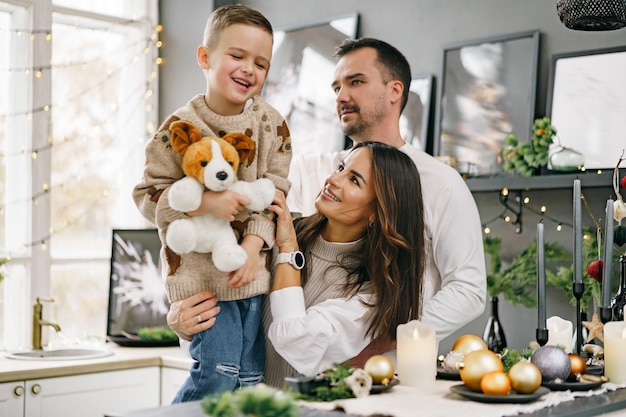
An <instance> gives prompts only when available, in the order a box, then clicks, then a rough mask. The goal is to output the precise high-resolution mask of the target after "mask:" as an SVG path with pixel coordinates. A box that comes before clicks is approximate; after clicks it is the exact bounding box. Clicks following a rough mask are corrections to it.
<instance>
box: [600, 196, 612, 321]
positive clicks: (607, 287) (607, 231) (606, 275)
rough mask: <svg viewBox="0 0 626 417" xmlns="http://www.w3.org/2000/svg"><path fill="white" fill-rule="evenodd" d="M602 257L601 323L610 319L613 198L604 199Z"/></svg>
mask: <svg viewBox="0 0 626 417" xmlns="http://www.w3.org/2000/svg"><path fill="white" fill-rule="evenodd" d="M604 220H605V221H604V258H603V261H604V262H603V265H602V298H601V306H600V320H602V323H606V322H607V321H610V320H611V318H612V316H613V313H612V311H611V307H610V303H611V273H612V265H613V199H612V198H609V199H608V200H607V201H606V212H605V219H604Z"/></svg>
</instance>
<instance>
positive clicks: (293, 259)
mask: <svg viewBox="0 0 626 417" xmlns="http://www.w3.org/2000/svg"><path fill="white" fill-rule="evenodd" d="M276 264H291V266H293V267H294V268H296V269H297V270H300V269H302V268H304V254H303V253H302V252H300V251H299V250H297V251H295V252H285V253H279V254H278V256H277V257H276Z"/></svg>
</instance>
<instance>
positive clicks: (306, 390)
mask: <svg viewBox="0 0 626 417" xmlns="http://www.w3.org/2000/svg"><path fill="white" fill-rule="evenodd" d="M399 383H400V380H399V379H398V378H393V379H392V380H391V381H390V382H389V383H388V384H387V385H382V384H375V385H372V388H371V389H370V394H380V393H381V392H385V391H387V390H390V389H391V387H394V386H396V385H398V384H399ZM285 385H286V386H287V387H288V388H289V389H291V390H293V391H296V392H299V393H301V394H305V395H312V394H313V392H314V390H315V389H316V388H317V387H323V386H329V381H328V379H326V378H324V377H323V376H322V375H317V376H294V377H286V378H285Z"/></svg>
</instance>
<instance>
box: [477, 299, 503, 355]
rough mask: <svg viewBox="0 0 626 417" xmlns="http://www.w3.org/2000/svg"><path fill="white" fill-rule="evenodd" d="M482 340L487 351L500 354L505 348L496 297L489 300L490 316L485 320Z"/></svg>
mask: <svg viewBox="0 0 626 417" xmlns="http://www.w3.org/2000/svg"><path fill="white" fill-rule="evenodd" d="M483 340H484V341H485V343H487V347H488V348H489V350H491V351H493V352H495V353H502V351H503V350H504V348H506V336H505V335H504V330H503V329H502V324H501V323H500V318H499V317H498V297H497V296H496V297H492V298H491V315H490V316H489V319H488V320H487V326H486V327H485V332H484V333H483Z"/></svg>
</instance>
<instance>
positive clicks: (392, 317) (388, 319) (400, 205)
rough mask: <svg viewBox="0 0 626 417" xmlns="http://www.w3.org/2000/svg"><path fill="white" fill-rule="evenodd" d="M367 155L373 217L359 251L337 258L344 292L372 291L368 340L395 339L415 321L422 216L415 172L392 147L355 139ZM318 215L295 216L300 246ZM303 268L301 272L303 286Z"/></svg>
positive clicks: (315, 228) (310, 237)
mask: <svg viewBox="0 0 626 417" xmlns="http://www.w3.org/2000/svg"><path fill="white" fill-rule="evenodd" d="M357 148H366V149H368V150H369V151H370V153H371V156H372V174H373V178H374V192H375V200H376V220H375V221H374V222H373V223H371V224H370V226H369V227H368V228H367V231H366V236H365V248H364V250H363V252H361V253H354V254H351V255H350V256H348V257H344V258H342V259H338V262H339V263H340V265H341V267H343V268H344V269H345V270H346V271H347V272H348V281H347V282H346V292H347V294H352V295H354V294H356V292H357V291H358V290H359V289H360V288H361V286H362V285H363V284H364V283H366V282H370V283H371V287H372V292H373V294H374V295H375V300H376V301H375V303H374V304H371V305H370V306H371V307H372V312H371V315H370V324H369V328H368V330H367V334H368V335H370V337H371V338H372V339H379V338H390V339H391V340H395V339H396V327H397V326H398V324H402V323H406V322H407V321H409V320H413V319H418V318H419V317H420V315H421V310H422V275H423V273H424V215H423V204H422V189H421V184H420V178H419V173H418V171H417V168H416V167H415V164H414V162H413V161H412V160H411V158H409V157H408V156H407V155H406V154H404V153H403V152H401V151H399V150H398V149H396V148H394V147H392V146H389V145H385V144H383V143H380V142H359V143H357V144H356V145H355V146H354V149H357ZM327 221H328V220H327V219H326V217H324V216H323V215H321V214H320V213H316V214H314V215H312V216H309V217H306V218H302V219H298V221H297V222H296V232H297V234H298V242H299V245H300V249H301V250H302V251H303V252H304V254H305V256H306V257H307V258H308V259H310V256H309V255H310V248H311V246H312V245H313V242H314V241H315V240H316V239H317V238H318V236H319V235H320V234H321V233H322V230H323V229H324V227H325V226H326V223H327ZM307 278H309V277H308V268H305V269H304V270H303V271H302V275H301V279H302V285H303V286H304V285H306V281H307Z"/></svg>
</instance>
